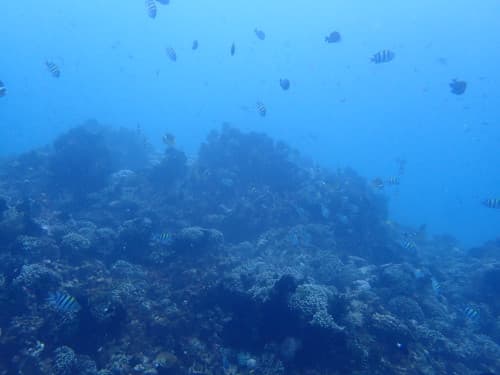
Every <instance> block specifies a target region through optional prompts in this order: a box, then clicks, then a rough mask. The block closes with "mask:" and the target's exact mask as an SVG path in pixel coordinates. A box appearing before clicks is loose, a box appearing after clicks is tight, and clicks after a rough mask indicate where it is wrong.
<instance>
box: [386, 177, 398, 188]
mask: <svg viewBox="0 0 500 375" xmlns="http://www.w3.org/2000/svg"><path fill="white" fill-rule="evenodd" d="M385 183H386V184H387V185H393V186H395V185H399V178H398V177H389V178H388V179H387V180H385Z"/></svg>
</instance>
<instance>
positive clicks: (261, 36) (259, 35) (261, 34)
mask: <svg viewBox="0 0 500 375" xmlns="http://www.w3.org/2000/svg"><path fill="white" fill-rule="evenodd" d="M254 33H255V35H256V36H257V38H259V39H260V40H264V39H266V33H265V32H264V31H262V30H259V29H255V30H254Z"/></svg>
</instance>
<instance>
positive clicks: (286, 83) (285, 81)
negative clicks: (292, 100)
mask: <svg viewBox="0 0 500 375" xmlns="http://www.w3.org/2000/svg"><path fill="white" fill-rule="evenodd" d="M280 86H281V88H282V89H283V90H285V91H286V90H288V89H289V88H290V81H289V80H288V79H287V78H281V79H280Z"/></svg>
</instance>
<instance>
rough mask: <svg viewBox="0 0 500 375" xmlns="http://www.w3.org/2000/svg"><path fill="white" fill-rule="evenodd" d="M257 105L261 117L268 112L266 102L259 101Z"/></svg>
mask: <svg viewBox="0 0 500 375" xmlns="http://www.w3.org/2000/svg"><path fill="white" fill-rule="evenodd" d="M256 106H257V112H259V115H260V116H261V117H265V116H266V114H267V109H266V106H265V105H264V103H262V102H257V105H256Z"/></svg>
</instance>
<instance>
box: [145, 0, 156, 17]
mask: <svg viewBox="0 0 500 375" xmlns="http://www.w3.org/2000/svg"><path fill="white" fill-rule="evenodd" d="M146 11H147V12H148V16H149V18H156V3H155V2H154V0H146Z"/></svg>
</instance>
